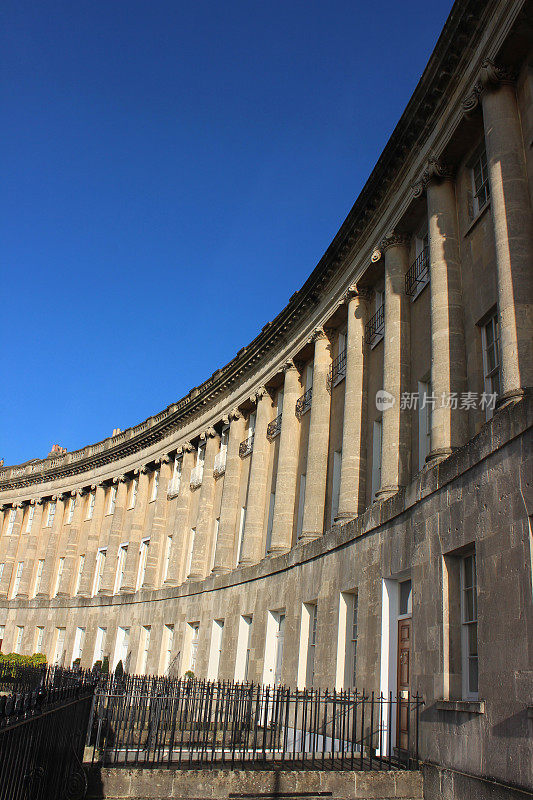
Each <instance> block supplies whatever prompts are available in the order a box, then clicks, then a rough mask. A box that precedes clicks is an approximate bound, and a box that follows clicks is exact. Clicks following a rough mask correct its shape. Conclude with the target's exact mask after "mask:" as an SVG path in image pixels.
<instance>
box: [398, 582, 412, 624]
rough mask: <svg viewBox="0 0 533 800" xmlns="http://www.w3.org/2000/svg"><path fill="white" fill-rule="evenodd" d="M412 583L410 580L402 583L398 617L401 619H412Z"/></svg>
mask: <svg viewBox="0 0 533 800" xmlns="http://www.w3.org/2000/svg"><path fill="white" fill-rule="evenodd" d="M412 597H413V592H412V583H411V581H410V580H408V581H402V582H401V583H400V602H399V605H398V608H399V611H398V615H399V616H400V617H410V616H411V614H412V610H413V609H412V603H413V601H412Z"/></svg>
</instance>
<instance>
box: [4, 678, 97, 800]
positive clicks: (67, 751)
mask: <svg viewBox="0 0 533 800" xmlns="http://www.w3.org/2000/svg"><path fill="white" fill-rule="evenodd" d="M93 694H94V686H93V685H92V684H90V683H87V682H86V681H85V680H79V679H78V680H77V682H76V684H74V683H71V684H68V683H65V684H64V685H62V686H59V687H55V688H44V687H42V686H41V687H39V688H37V689H34V690H33V691H30V692H25V693H17V694H11V695H8V696H3V697H0V797H1V798H5V799H6V800H30V798H31V800H77V798H82V797H84V796H85V791H86V788H87V781H86V777H85V772H84V771H83V768H82V759H83V748H84V743H85V737H86V731H87V725H88V721H89V716H90V712H91V706H92V701H93Z"/></svg>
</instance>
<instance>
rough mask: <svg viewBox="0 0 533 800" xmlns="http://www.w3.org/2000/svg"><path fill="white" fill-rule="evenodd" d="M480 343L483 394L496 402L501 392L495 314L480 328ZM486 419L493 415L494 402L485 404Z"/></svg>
mask: <svg viewBox="0 0 533 800" xmlns="http://www.w3.org/2000/svg"><path fill="white" fill-rule="evenodd" d="M481 342H482V347H483V378H484V383H485V393H486V394H487V395H494V396H495V397H494V400H496V399H497V398H498V397H499V395H500V391H501V386H500V326H499V324H498V316H497V314H493V316H492V317H491V318H490V319H489V321H488V322H486V323H485V325H483V326H482V328H481ZM485 413H486V417H487V419H490V418H491V417H492V415H493V413H494V402H487V404H486V406H485Z"/></svg>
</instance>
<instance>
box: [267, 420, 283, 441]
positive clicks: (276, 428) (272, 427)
mask: <svg viewBox="0 0 533 800" xmlns="http://www.w3.org/2000/svg"><path fill="white" fill-rule="evenodd" d="M282 416H283V414H278V416H277V417H276V419H273V420H272V422H269V423H268V426H267V439H270V441H272V439H275V438H276V436H279V434H280V433H281V418H282Z"/></svg>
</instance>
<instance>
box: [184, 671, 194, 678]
mask: <svg viewBox="0 0 533 800" xmlns="http://www.w3.org/2000/svg"><path fill="white" fill-rule="evenodd" d="M184 677H185V678H187V679H188V680H190V679H191V678H194V672H193V671H192V669H188V670H187V672H186V673H185V675H184Z"/></svg>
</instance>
